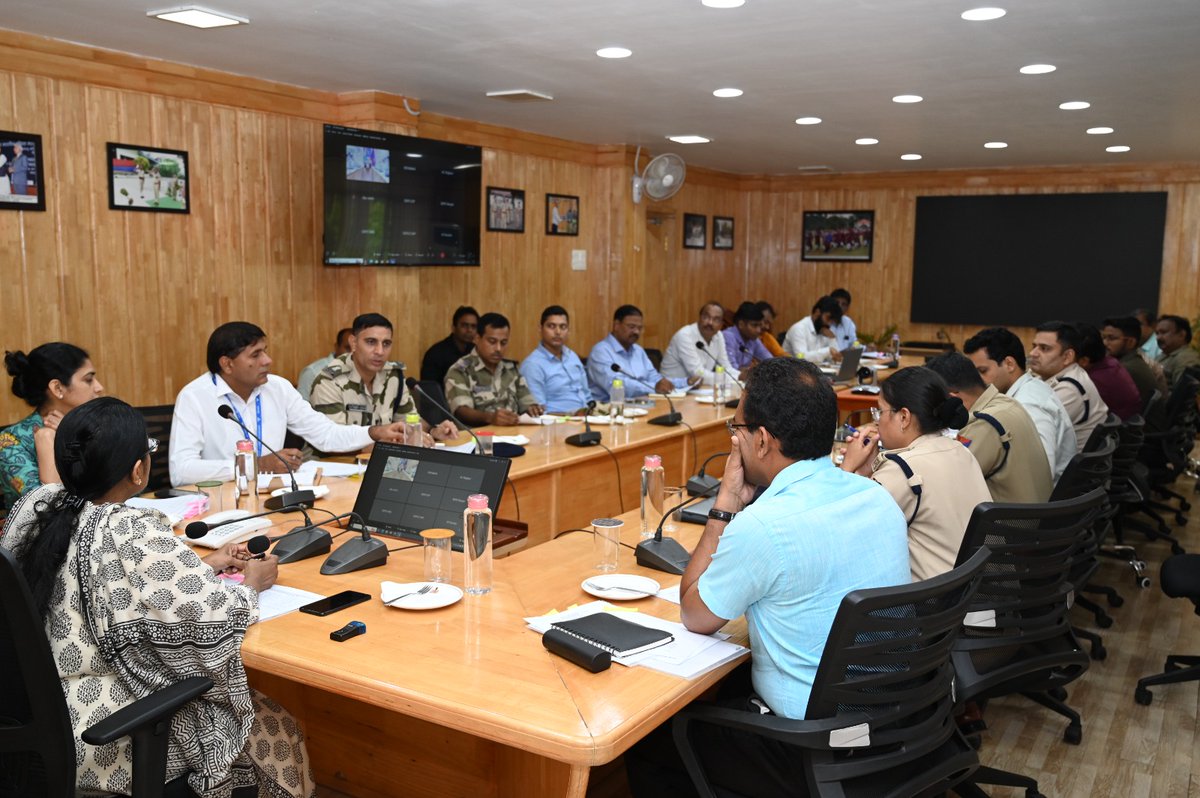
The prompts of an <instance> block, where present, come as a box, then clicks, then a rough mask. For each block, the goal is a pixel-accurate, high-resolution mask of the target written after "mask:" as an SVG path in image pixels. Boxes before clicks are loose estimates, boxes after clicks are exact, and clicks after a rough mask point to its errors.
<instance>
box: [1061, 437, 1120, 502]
mask: <svg viewBox="0 0 1200 798" xmlns="http://www.w3.org/2000/svg"><path fill="white" fill-rule="evenodd" d="M1116 451H1117V443H1116V440H1114V439H1113V437H1111V436H1107V437H1106V440H1105V441H1104V444H1103V445H1102V446H1099V447H1097V448H1096V449H1093V450H1092V451H1090V452H1088V451H1084V452H1080V453H1079V454H1077V455H1075V456H1074V457H1072V458H1071V462H1069V463H1067V467H1066V468H1065V469H1064V470H1063V472H1062V476H1060V477H1059V478H1058V482H1057V483H1056V484H1055V485H1054V491H1053V492H1052V493H1051V494H1050V501H1052V502H1057V501H1062V500H1063V499H1073V498H1075V497H1077V496H1082V495H1083V494H1085V493H1088V492H1090V491H1092V490H1095V489H1096V488H1103V489H1104V490H1106V491H1107V490H1108V482H1109V479H1110V478H1111V477H1112V467H1113V454H1114V453H1115V452H1116Z"/></svg>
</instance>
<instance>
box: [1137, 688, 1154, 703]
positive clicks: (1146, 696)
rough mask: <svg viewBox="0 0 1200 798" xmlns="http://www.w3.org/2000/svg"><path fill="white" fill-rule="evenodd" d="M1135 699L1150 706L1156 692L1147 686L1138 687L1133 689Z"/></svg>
mask: <svg viewBox="0 0 1200 798" xmlns="http://www.w3.org/2000/svg"><path fill="white" fill-rule="evenodd" d="M1133 700H1134V701H1136V702H1138V703H1139V704H1141V705H1142V706H1144V707H1148V706H1150V702H1151V701H1153V700H1154V694H1153V693H1151V692H1150V691H1149V690H1147V689H1146V688H1145V687H1138V688H1137V689H1135V690H1134V691H1133Z"/></svg>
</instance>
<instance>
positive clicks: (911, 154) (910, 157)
mask: <svg viewBox="0 0 1200 798" xmlns="http://www.w3.org/2000/svg"><path fill="white" fill-rule="evenodd" d="M900 160H902V161H919V160H921V156H920V155H917V154H916V153H915V152H909V153H905V154H904V155H901V156H900Z"/></svg>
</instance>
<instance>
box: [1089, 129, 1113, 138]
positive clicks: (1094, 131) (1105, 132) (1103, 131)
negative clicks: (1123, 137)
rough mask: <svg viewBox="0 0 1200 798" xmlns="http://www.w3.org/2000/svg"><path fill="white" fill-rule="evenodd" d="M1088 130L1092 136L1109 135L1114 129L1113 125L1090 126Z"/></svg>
mask: <svg viewBox="0 0 1200 798" xmlns="http://www.w3.org/2000/svg"><path fill="white" fill-rule="evenodd" d="M1087 132H1088V134H1089V135H1092V136H1107V135H1108V134H1109V133H1112V132H1113V129H1112V128H1111V127H1089V128H1088V129H1087Z"/></svg>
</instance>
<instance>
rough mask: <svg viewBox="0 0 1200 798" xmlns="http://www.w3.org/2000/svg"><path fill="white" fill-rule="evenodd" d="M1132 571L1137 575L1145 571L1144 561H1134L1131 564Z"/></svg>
mask: <svg viewBox="0 0 1200 798" xmlns="http://www.w3.org/2000/svg"><path fill="white" fill-rule="evenodd" d="M1133 570H1135V571H1137V572H1138V573H1139V574H1140V573H1141V572H1142V571H1144V570H1146V561H1145V560H1135V561H1134V563H1133Z"/></svg>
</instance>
